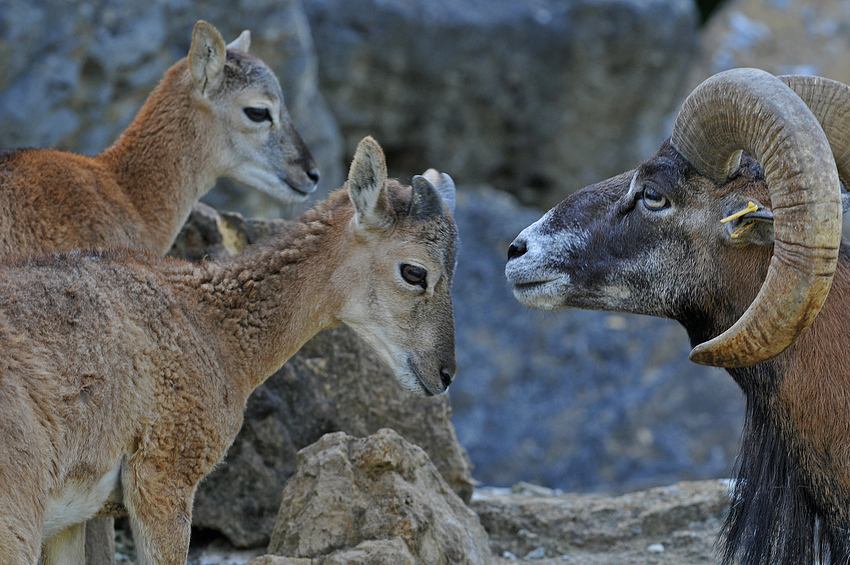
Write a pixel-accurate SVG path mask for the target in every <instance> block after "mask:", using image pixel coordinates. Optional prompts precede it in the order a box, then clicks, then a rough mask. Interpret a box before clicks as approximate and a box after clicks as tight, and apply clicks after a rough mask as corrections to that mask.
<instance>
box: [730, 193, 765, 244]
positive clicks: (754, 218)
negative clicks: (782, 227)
mask: <svg viewBox="0 0 850 565" xmlns="http://www.w3.org/2000/svg"><path fill="white" fill-rule="evenodd" d="M729 209H730V210H734V211H731V212H730V213H729V214H728V215H727V216H726V217H725V218H723V220H721V222H722V223H723V224H724V225H725V226H726V234H727V235H728V236H729V238H730V239H731V240H732V242H734V243H749V244H750V245H763V246H771V245H773V242H774V233H773V212H772V211H771V210H770V208H768V207H767V206H762V205H761V204H759V203H758V202H756V201H753V200H747V201H744V202H739V203H736V204H735V205H733V206H731V207H730V208H729Z"/></svg>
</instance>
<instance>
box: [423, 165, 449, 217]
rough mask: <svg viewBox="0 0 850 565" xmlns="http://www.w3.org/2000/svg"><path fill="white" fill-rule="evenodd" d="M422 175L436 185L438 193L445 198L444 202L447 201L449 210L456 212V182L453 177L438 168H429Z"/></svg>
mask: <svg viewBox="0 0 850 565" xmlns="http://www.w3.org/2000/svg"><path fill="white" fill-rule="evenodd" d="M422 176H423V177H425V178H426V179H427V180H428V182H430V183H431V184H432V185H434V188H436V189H437V194H439V195H440V196H441V197H442V198H443V202H445V203H446V204H447V205H448V207H449V210H450V211H451V213H452V214H454V213H455V200H456V199H455V192H456V190H455V182H454V181H453V180H452V177H450V176H449V175H447V174H446V173H440V172H438V171H437V170H436V169H428V170H427V171H425V172H424V173H422Z"/></svg>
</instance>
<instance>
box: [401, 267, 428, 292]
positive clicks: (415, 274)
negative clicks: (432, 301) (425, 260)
mask: <svg viewBox="0 0 850 565" xmlns="http://www.w3.org/2000/svg"><path fill="white" fill-rule="evenodd" d="M399 269H400V271H401V278H403V279H404V281H405V282H406V283H408V284H412V285H415V286H421V287H422V288H428V271H427V270H425V269H424V268H423V267H419V266H417V265H410V264H408V263H402V264H401V266H400V267H399Z"/></svg>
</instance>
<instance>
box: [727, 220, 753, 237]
mask: <svg viewBox="0 0 850 565" xmlns="http://www.w3.org/2000/svg"><path fill="white" fill-rule="evenodd" d="M756 223H757V222H750V223H749V224H746V225H743V226H741V227H740V228H738V229H736V230H735V231H733V232H732V234H731V235H730V236H729V237H731V238H732V239H737V238H739V237H741V234H742V233H744V232H745V231H747V230H748V229H750V228H751V227H753V226H754V225H756Z"/></svg>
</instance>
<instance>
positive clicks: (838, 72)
mask: <svg viewBox="0 0 850 565" xmlns="http://www.w3.org/2000/svg"><path fill="white" fill-rule="evenodd" d="M848 8H850V3H848V2H847V1H846V0H844V1H840V2H836V1H835V0H781V1H777V0H730V1H729V2H726V3H725V4H724V5H723V6H722V7H721V8H720V9H719V10H718V11H717V13H716V14H715V15H714V16H712V18H711V19H710V20H709V21H708V22H707V23H706V26H705V28H704V29H703V32H702V34H701V38H702V44H703V47H702V49H701V53H700V56H699V59H698V60H697V62H696V64H695V65H694V69H693V72H692V75H691V77H690V85H691V87H694V86H696V85H697V84H699V83H700V82H701V81H702V80H704V79H706V78H708V77H709V76H711V75H713V74H715V73H717V72H720V71H724V70H727V69H731V68H735V67H757V68H760V69H764V70H766V71H768V72H771V73H773V74H813V75H820V76H825V77H827V78H831V79H834V80H838V81H840V82H843V83H845V84H850V43H848V42H847V28H848V26H850V9H848ZM689 90H690V89H689Z"/></svg>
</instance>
